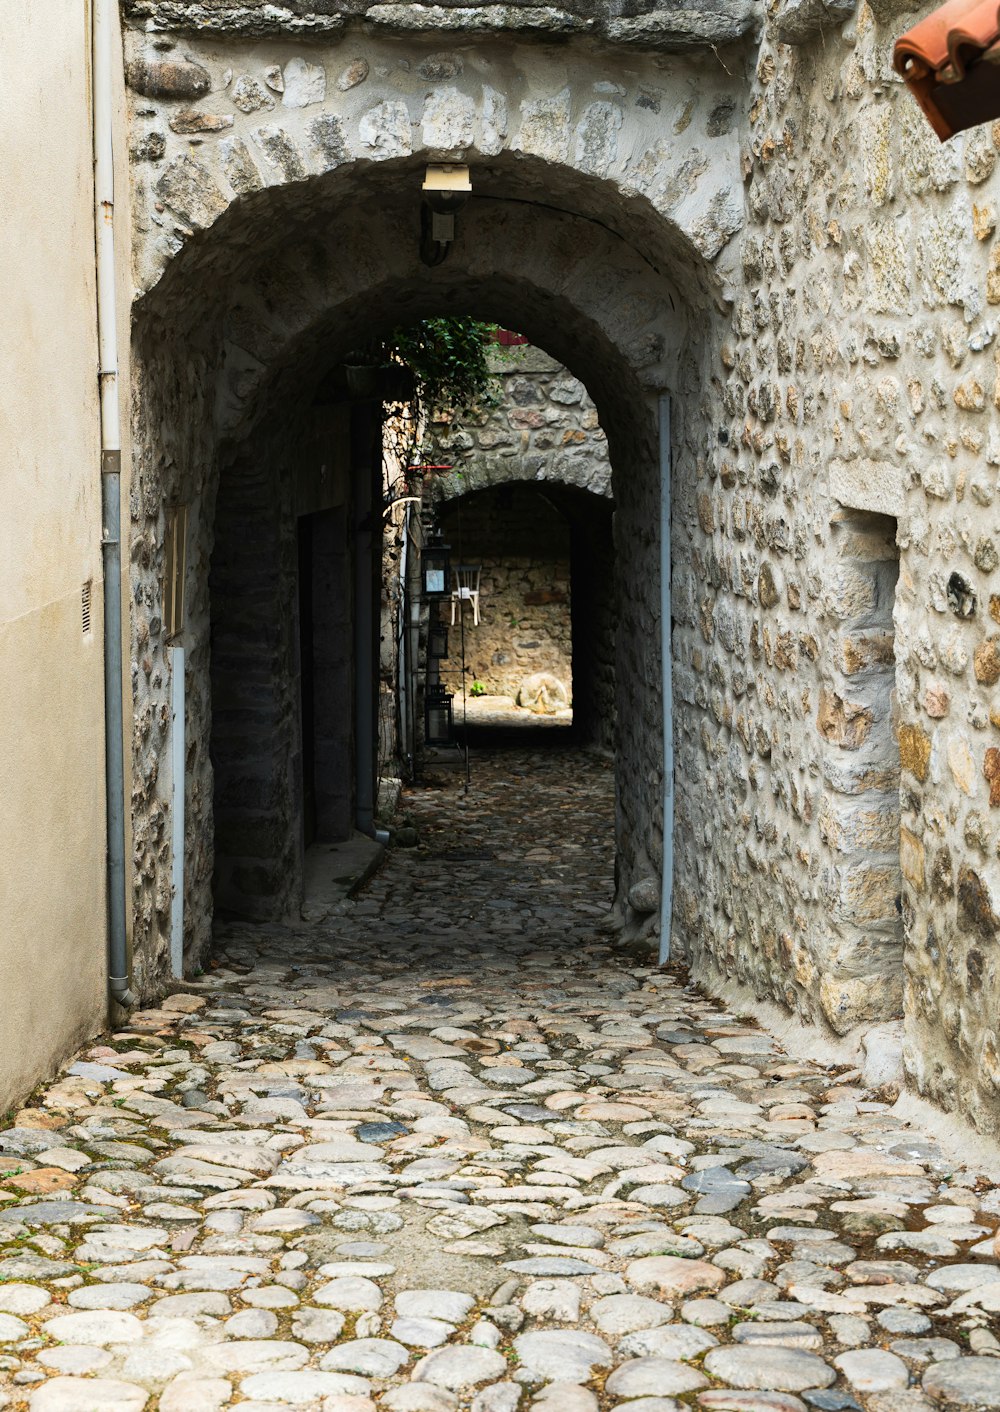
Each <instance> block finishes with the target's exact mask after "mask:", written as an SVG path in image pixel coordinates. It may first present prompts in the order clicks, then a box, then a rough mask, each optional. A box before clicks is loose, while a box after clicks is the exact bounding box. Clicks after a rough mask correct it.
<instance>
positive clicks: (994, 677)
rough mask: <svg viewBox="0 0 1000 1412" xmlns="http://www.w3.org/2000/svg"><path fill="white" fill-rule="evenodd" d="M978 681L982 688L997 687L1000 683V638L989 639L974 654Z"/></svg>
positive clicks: (974, 666) (973, 659)
mask: <svg viewBox="0 0 1000 1412" xmlns="http://www.w3.org/2000/svg"><path fill="white" fill-rule="evenodd" d="M972 665H973V668H974V670H975V673H976V681H977V682H979V683H980V684H981V685H982V686H995V685H996V684H997V682H998V681H1000V637H989V638H987V639H986V641H985V642H981V643H980V644H979V646H978V647H977V648H976V650H975V652H974V653H973V654H972Z"/></svg>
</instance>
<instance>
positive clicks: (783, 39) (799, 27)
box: [774, 0, 855, 44]
mask: <svg viewBox="0 0 1000 1412" xmlns="http://www.w3.org/2000/svg"><path fill="white" fill-rule="evenodd" d="M854 3H855V0H781V4H780V5H779V7H778V12H777V14H776V15H775V17H774V34H775V38H776V39H777V40H778V41H779V42H780V43H781V44H808V43H809V41H810V40H811V39H815V37H816V36H817V35H818V34H819V33H820V32H821V31H822V30H824V29H832V28H834V27H835V26H837V25H842V24H844V23H845V21H847V20H849V19H850V18H851V16H852V15H853V13H854Z"/></svg>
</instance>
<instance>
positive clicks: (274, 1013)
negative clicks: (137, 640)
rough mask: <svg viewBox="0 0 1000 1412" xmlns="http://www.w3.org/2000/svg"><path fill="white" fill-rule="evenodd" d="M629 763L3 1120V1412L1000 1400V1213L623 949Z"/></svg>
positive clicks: (769, 1411)
mask: <svg viewBox="0 0 1000 1412" xmlns="http://www.w3.org/2000/svg"><path fill="white" fill-rule="evenodd" d="M610 791H611V775H610V771H609V769H608V767H607V766H605V765H603V764H595V763H594V762H589V761H586V760H584V759H581V758H580V757H578V756H573V755H570V754H567V753H564V752H561V751H549V752H547V753H539V754H537V755H532V754H530V753H524V752H522V753H520V754H515V755H512V754H509V753H507V754H502V755H499V756H497V757H495V758H494V759H493V760H492V761H490V762H487V763H484V764H483V765H481V766H479V767H478V768H477V775H476V781H475V785H474V791H473V794H472V795H471V796H470V798H469V800H468V802H464V803H463V802H462V801H461V798H460V796H459V794H458V792H457V790H456V788H455V786H454V785H451V786H449V787H446V788H444V789H439V790H425V791H422V792H421V793H419V794H418V795H417V796H416V797H415V799H414V801H413V806H412V807H413V812H414V814H415V815H416V816H417V819H418V822H419V824H420V827H421V830H422V834H423V838H424V847H422V848H421V849H419V850H409V851H404V850H398V851H397V852H395V853H394V854H393V856H392V857H391V859H390V861H389V863H388V865H387V867H386V869H385V871H384V873H383V874H382V875H381V876H380V877H379V878H377V879H376V880H375V881H374V882H373V883H372V884H371V885H370V886H369V887H368V889H367V890H366V891H365V892H364V894H363V895H362V897H361V898H360V899H359V900H358V901H357V902H355V903H353V904H348V905H347V906H346V907H345V908H344V910H343V913H342V914H341V915H337V916H334V917H333V918H331V919H329V920H328V921H327V922H326V923H324V924H322V925H317V926H314V927H312V928H306V927H303V928H301V929H300V930H298V931H296V932H292V931H276V930H268V931H267V932H264V931H259V930H258V931H254V930H250V929H247V928H242V929H236V928H231V929H230V930H229V931H228V932H227V933H226V934H225V935H224V936H223V938H222V948H223V949H222V951H221V952H220V962H221V964H220V965H219V966H218V968H217V969H216V970H214V971H213V972H212V973H211V975H209V976H208V977H206V978H205V979H204V980H202V981H200V982H197V983H196V984H195V985H193V986H192V987H190V988H188V989H187V990H186V991H185V992H184V993H179V994H175V995H171V996H168V997H167V998H166V1000H165V1001H164V1002H163V1005H162V1007H161V1008H160V1009H157V1010H147V1011H144V1012H142V1013H139V1014H136V1015H133V1016H132V1018H131V1021H130V1024H129V1028H128V1030H127V1032H123V1033H120V1034H116V1035H114V1036H113V1037H112V1039H111V1042H110V1044H97V1045H92V1046H89V1047H88V1048H87V1049H86V1050H85V1051H84V1052H83V1053H81V1055H80V1056H79V1061H78V1062H77V1063H75V1064H74V1065H73V1066H71V1067H70V1068H69V1070H68V1071H67V1072H66V1073H64V1075H63V1076H62V1077H61V1078H60V1079H59V1080H58V1081H57V1082H56V1083H54V1084H52V1085H51V1086H50V1087H49V1088H48V1089H47V1090H46V1091H44V1092H43V1093H42V1094H40V1095H39V1096H37V1097H36V1099H34V1100H33V1101H32V1104H31V1106H29V1107H27V1108H25V1109H24V1110H22V1111H21V1112H20V1113H18V1114H17V1115H15V1116H14V1120H13V1125H12V1126H10V1127H8V1128H7V1129H6V1130H5V1131H2V1132H0V1164H2V1165H0V1171H2V1172H3V1176H2V1177H0V1340H2V1354H3V1356H2V1359H0V1367H2V1371H0V1406H3V1407H5V1408H18V1409H21V1408H25V1407H27V1408H30V1409H31V1412H140V1409H142V1408H146V1409H151V1408H154V1407H159V1408H160V1409H161V1412H200V1409H216V1408H220V1407H229V1406H235V1405H238V1406H239V1407H240V1409H241V1412H281V1409H287V1408H289V1407H293V1408H298V1409H306V1412H308V1409H321V1412H373V1409H375V1408H384V1409H392V1412H455V1410H456V1409H474V1412H513V1409H515V1408H516V1409H519V1412H527V1410H528V1409H529V1408H531V1409H536V1412H596V1409H612V1408H614V1409H618V1412H626V1409H627V1412H679V1409H682V1408H689V1407H700V1408H705V1409H716V1412H803V1409H806V1408H820V1409H850V1408H859V1407H861V1408H865V1409H869V1412H920V1409H925V1408H932V1407H949V1408H996V1407H1000V1356H998V1355H1000V1342H998V1340H997V1339H996V1338H995V1337H994V1333H993V1332H991V1326H993V1325H995V1318H996V1312H997V1311H1000V1269H998V1266H997V1264H996V1261H995V1259H994V1254H993V1250H994V1247H993V1236H994V1229H995V1227H996V1225H997V1223H998V1220H1000V1191H998V1190H997V1189H993V1188H990V1187H989V1185H988V1184H987V1183H985V1182H983V1181H982V1180H978V1179H977V1176H976V1174H975V1173H974V1172H969V1171H964V1170H961V1169H957V1168H956V1167H955V1165H954V1164H953V1163H950V1162H949V1161H947V1160H945V1158H944V1157H943V1156H942V1154H941V1153H940V1151H939V1150H938V1149H937V1147H936V1146H935V1144H934V1143H933V1142H932V1141H930V1140H928V1139H926V1138H924V1137H921V1135H920V1134H919V1133H914V1132H912V1131H908V1130H905V1129H904V1128H902V1126H901V1124H900V1123H899V1121H898V1120H897V1119H896V1118H895V1117H894V1116H893V1115H892V1113H891V1112H890V1111H889V1108H888V1106H887V1105H886V1104H884V1103H881V1102H878V1101H876V1100H875V1099H873V1098H872V1096H871V1095H869V1094H866V1093H865V1092H864V1091H863V1090H862V1089H861V1088H859V1087H858V1082H857V1075H856V1074H851V1073H846V1072H843V1071H840V1072H837V1071H834V1070H831V1069H827V1068H824V1067H823V1066H822V1065H821V1064H818V1063H817V1064H812V1063H803V1062H792V1061H791V1060H790V1059H789V1058H788V1057H787V1056H786V1055H784V1054H783V1053H782V1051H781V1049H780V1047H779V1046H778V1045H777V1043H775V1042H773V1041H772V1040H771V1039H770V1038H769V1037H768V1035H767V1034H765V1033H762V1032H761V1031H760V1030H758V1029H757V1028H755V1027H754V1025H753V1024H752V1023H746V1022H744V1021H742V1020H741V1019H740V1018H738V1017H736V1016H734V1015H731V1014H726V1013H724V1012H723V1011H722V1010H721V1008H720V1007H719V1006H717V1005H715V1004H713V1003H709V1002H707V1001H706V1000H704V999H703V998H702V997H700V996H699V995H698V994H697V993H696V992H695V991H693V990H690V989H686V988H685V987H684V984H683V980H682V979H679V978H677V977H670V976H666V975H662V974H659V973H658V972H657V971H655V970H653V969H651V968H649V967H644V966H637V965H636V964H635V963H634V962H632V961H627V960H623V959H620V958H616V957H615V955H614V954H613V952H612V951H611V950H609V947H608V945H607V940H606V938H605V937H604V936H603V935H602V934H601V933H600V932H599V931H597V930H596V929H595V923H596V922H597V920H598V919H599V918H600V916H601V915H602V913H603V912H604V910H605V907H606V903H607V899H608V897H609V893H610V889H611V876H610V874H611V861H612V860H611V853H610V846H609V845H610V836H611V795H610Z"/></svg>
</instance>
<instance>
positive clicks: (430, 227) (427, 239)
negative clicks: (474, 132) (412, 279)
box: [420, 162, 472, 265]
mask: <svg viewBox="0 0 1000 1412" xmlns="http://www.w3.org/2000/svg"><path fill="white" fill-rule="evenodd" d="M422 190H423V195H424V199H423V203H422V205H421V208H420V258H421V260H423V262H424V264H425V265H440V264H441V262H442V260H444V259H445V258H446V256H447V254H448V247H449V246H450V245H451V243H452V241H453V240H454V239H455V213H456V211H459V210H461V208H462V207H463V206H464V205H465V203H466V201H468V199H469V193H470V192H471V191H472V182H471V181H470V179H469V169H468V167H464V166H459V165H457V164H456V163H454V162H435V163H432V164H431V165H430V166H429V167H428V168H427V171H426V173H425V174H424V184H423V187H422Z"/></svg>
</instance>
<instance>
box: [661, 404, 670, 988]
mask: <svg viewBox="0 0 1000 1412" xmlns="http://www.w3.org/2000/svg"><path fill="white" fill-rule="evenodd" d="M658 410H659V417H658V422H659V442H660V448H659V449H660V672H661V677H662V681H661V696H662V702H663V868H662V872H661V876H660V965H661V966H663V965H665V963H666V962H667V961H669V960H670V922H671V918H672V915H673V903H674V674H673V662H672V660H671V645H670V624H671V607H670V396H669V394H668V393H661V394H660V398H659V409H658Z"/></svg>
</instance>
